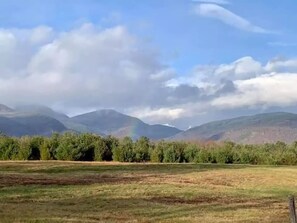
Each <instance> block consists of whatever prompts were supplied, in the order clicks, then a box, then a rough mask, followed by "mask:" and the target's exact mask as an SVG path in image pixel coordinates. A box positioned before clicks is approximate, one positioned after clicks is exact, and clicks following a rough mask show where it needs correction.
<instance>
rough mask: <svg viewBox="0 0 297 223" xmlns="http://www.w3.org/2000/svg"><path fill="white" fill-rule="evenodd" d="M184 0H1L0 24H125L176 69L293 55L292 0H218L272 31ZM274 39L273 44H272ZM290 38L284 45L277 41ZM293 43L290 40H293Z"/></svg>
mask: <svg viewBox="0 0 297 223" xmlns="http://www.w3.org/2000/svg"><path fill="white" fill-rule="evenodd" d="M194 4H198V2H192V1H188V0H149V1H137V0H125V1H122V0H101V1H98V0H63V1H60V0H43V1H40V0H27V1H21V0H1V7H0V26H1V27H4V28H10V27H15V28H33V27H35V26H39V25H47V26H51V27H53V28H55V29H57V30H69V29H71V28H73V27H74V26H77V25H78V24H80V23H84V22H92V23H94V24H98V25H99V26H102V27H110V26H113V25H125V26H127V27H128V29H129V30H130V31H131V32H133V33H135V34H136V35H138V36H139V37H141V38H144V39H147V40H148V41H151V44H152V45H155V46H156V47H158V48H159V49H160V50H161V53H162V56H163V59H164V60H166V61H167V62H168V63H170V64H172V66H174V67H175V68H176V69H177V70H178V71H179V72H180V74H181V75H182V73H187V72H188V71H189V69H191V68H192V67H193V66H194V65H195V64H217V63H229V62H231V61H233V60H235V59H237V58H240V57H242V56H246V55H250V56H253V57H254V58H256V59H258V60H260V61H267V60H269V59H270V58H271V57H275V56H284V57H291V56H296V55H295V54H296V53H295V52H296V48H297V44H296V43H295V42H296V28H295V26H296V24H295V21H296V20H297V15H296V13H295V12H296V10H297V4H296V2H295V1H294V0H284V1H281V2H279V1H276V0H275V1H274V0H262V1H256V0H254V1H250V0H233V1H230V2H229V4H226V5H223V6H224V7H225V8H226V9H228V10H230V11H231V12H233V13H235V14H237V15H239V16H241V17H243V18H245V19H247V20H248V21H250V22H251V23H252V24H255V25H257V26H261V27H264V28H265V29H267V30H271V31H272V32H276V34H259V33H253V32H247V31H243V30H239V29H237V28H234V27H232V26H229V25H226V24H223V23H222V22H221V21H219V20H216V19H211V18H204V17H201V16H197V15H195V13H194V12H193V9H192V7H193V5H194ZM274 43H275V44H274ZM282 43H285V44H292V45H291V46H290V47H286V46H284V45H282ZM295 44H296V45H295Z"/></svg>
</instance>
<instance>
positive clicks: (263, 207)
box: [0, 161, 297, 223]
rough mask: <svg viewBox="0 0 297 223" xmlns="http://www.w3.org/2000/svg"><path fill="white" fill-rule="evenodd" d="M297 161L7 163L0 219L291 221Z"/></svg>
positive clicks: (2, 170)
mask: <svg viewBox="0 0 297 223" xmlns="http://www.w3.org/2000/svg"><path fill="white" fill-rule="evenodd" d="M290 194H297V168H295V167H270V166H244V165H205V164H204V165H202V164H201V165H199V164H195V165H194V164H119V163H95V162H93V163H87V162H84V163H82V162H58V161H50V162H40V161H37V162H29V161H28V162H0V222H205V223H207V222H289V217H288V216H289V214H288V204H287V200H288V195H290Z"/></svg>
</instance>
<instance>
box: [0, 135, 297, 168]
mask: <svg viewBox="0 0 297 223" xmlns="http://www.w3.org/2000/svg"><path fill="white" fill-rule="evenodd" d="M40 159H41V160H55V159H57V160H73V161H76V160H77V161H112V160H114V161H119V162H148V161H151V162H158V163H162V162H164V163H183V162H186V163H220V164H221V163H222V164H231V163H234V164H262V165H263V164H264V165H297V142H294V143H292V144H291V145H288V144H285V143H283V142H276V143H266V144H262V145H242V144H235V143H233V142H224V143H200V144H198V143H190V142H172V141H158V142H151V141H150V140H149V139H148V138H146V137H141V138H139V139H138V140H136V141H133V140H132V139H131V138H130V137H125V138H123V139H121V140H119V139H117V138H115V137H112V136H107V137H101V136H98V135H94V134H88V133H85V134H74V133H65V134H61V135H60V134H57V133H54V134H52V136H50V137H40V136H34V137H29V136H25V137H21V138H16V137H8V136H5V135H4V134H0V160H40Z"/></svg>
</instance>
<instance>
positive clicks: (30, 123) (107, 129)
mask: <svg viewBox="0 0 297 223" xmlns="http://www.w3.org/2000/svg"><path fill="white" fill-rule="evenodd" d="M66 131H73V132H78V133H79V132H91V133H95V134H98V135H102V136H105V135H113V136H116V137H119V138H122V137H125V136H130V137H132V138H133V139H137V138H139V137H141V136H146V137H148V138H150V139H152V140H160V139H166V140H184V141H226V140H231V141H234V142H237V143H252V144H254V143H255V144H260V143H270V142H276V141H283V142H287V143H291V142H293V141H297V114H292V113H285V112H275V113H265V114H257V115H253V116H242V117H237V118H233V119H227V120H221V121H214V122H210V123H206V124H203V125H200V126H197V127H194V128H191V129H188V130H186V131H182V130H180V129H178V128H175V127H170V126H167V125H160V124H157V125H149V124H147V123H145V122H143V121H141V120H140V119H138V118H135V117H132V116H128V115H125V114H122V113H120V112H117V111H115V110H111V109H103V110H97V111H93V112H89V113H85V114H81V115H78V116H75V117H69V116H67V115H65V114H63V113H59V112H56V111H54V110H52V109H51V108H48V107H46V106H37V105H34V106H32V105H30V106H20V107H16V108H15V109H12V108H9V107H8V106H6V105H1V104H0V132H2V133H4V134H7V135H10V136H23V135H44V136H49V135H51V134H52V133H53V132H61V133H62V132H66Z"/></svg>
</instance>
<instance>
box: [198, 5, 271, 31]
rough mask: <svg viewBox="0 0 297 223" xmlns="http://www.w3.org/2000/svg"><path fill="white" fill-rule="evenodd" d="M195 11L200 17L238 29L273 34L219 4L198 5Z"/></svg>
mask: <svg viewBox="0 0 297 223" xmlns="http://www.w3.org/2000/svg"><path fill="white" fill-rule="evenodd" d="M194 11H195V13H196V14H197V15H199V16H203V17H208V18H214V19H217V20H219V21H221V22H223V23H225V24H227V25H229V26H233V27H235V28H237V29H241V30H244V31H248V32H255V33H271V32H270V31H268V30H266V29H264V28H261V27H259V26H256V25H253V24H252V23H251V22H249V21H248V20H246V19H244V18H242V17H240V16H239V15H237V14H235V13H233V12H231V11H229V10H227V9H226V8H224V7H222V6H219V5H217V4H210V3H209V4H208V3H203V4H197V5H196V6H195V7H194Z"/></svg>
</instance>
